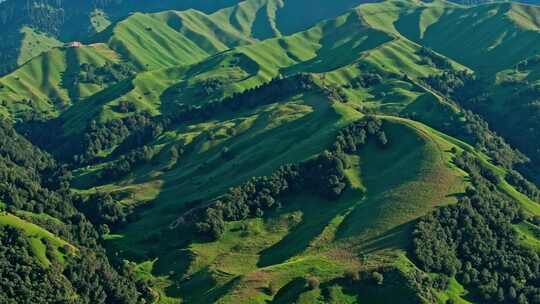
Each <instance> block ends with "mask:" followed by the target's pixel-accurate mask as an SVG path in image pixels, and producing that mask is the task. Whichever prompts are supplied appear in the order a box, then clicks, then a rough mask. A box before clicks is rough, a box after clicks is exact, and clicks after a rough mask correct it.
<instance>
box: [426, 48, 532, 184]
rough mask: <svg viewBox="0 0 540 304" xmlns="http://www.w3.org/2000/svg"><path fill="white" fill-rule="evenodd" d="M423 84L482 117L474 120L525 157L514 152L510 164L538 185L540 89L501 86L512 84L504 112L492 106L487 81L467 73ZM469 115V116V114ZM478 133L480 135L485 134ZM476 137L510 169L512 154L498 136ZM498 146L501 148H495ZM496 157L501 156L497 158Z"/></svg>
mask: <svg viewBox="0 0 540 304" xmlns="http://www.w3.org/2000/svg"><path fill="white" fill-rule="evenodd" d="M537 60H538V58H537V57H533V58H530V59H527V60H524V61H522V62H521V63H519V64H518V65H517V67H516V69H525V68H526V67H528V66H530V65H534V64H536V62H537ZM424 81H425V82H426V84H428V85H429V86H431V87H432V88H433V89H435V90H437V91H439V92H441V93H443V94H445V95H447V96H448V97H450V98H452V99H453V100H455V101H456V102H458V103H459V104H460V105H461V106H462V107H464V108H466V109H468V110H470V111H474V112H475V113H478V114H480V115H482V118H479V117H477V118H476V120H478V121H480V120H484V119H485V120H486V121H488V122H490V125H491V127H492V128H493V129H494V130H496V131H497V132H498V133H500V134H501V135H502V136H504V138H505V139H506V141H508V142H509V143H510V144H512V145H513V146H515V147H517V148H518V149H519V150H520V151H522V152H523V153H524V154H525V155H526V156H527V157H523V155H521V157H519V154H520V153H514V154H515V156H516V157H514V162H513V164H514V165H516V164H518V166H515V168H516V169H518V170H519V171H520V172H521V173H522V174H524V175H525V176H527V178H530V179H533V180H535V182H537V184H538V182H539V179H538V178H536V176H537V175H538V164H539V163H540V149H538V145H537V144H535V143H536V142H538V140H540V132H538V130H539V129H540V87H538V86H535V85H533V84H530V83H528V82H527V81H526V80H515V81H512V82H511V83H503V84H502V85H512V87H513V88H514V90H513V94H512V95H511V96H510V98H509V99H508V100H507V101H506V103H505V109H506V111H500V110H498V109H494V107H493V106H492V99H493V98H492V95H491V94H490V93H489V88H490V87H489V86H488V85H487V82H486V81H484V80H482V79H479V78H477V77H475V76H474V75H473V74H471V73H468V72H466V71H447V72H445V73H443V74H441V75H436V76H430V77H427V78H425V79H424ZM508 113H512V115H511V116H509V115H508ZM469 116H471V117H472V115H469ZM513 117H516V118H519V119H514V118H513ZM473 131H475V130H473ZM475 132H476V131H475ZM479 133H480V135H482V133H485V132H479ZM491 133H492V135H493V134H494V133H493V132H491ZM478 138H480V139H482V140H483V141H484V142H485V143H490V142H491V143H490V146H491V147H486V150H487V151H489V152H490V153H491V154H492V155H490V156H492V157H494V158H496V159H497V158H499V159H500V160H501V161H500V163H501V164H505V165H506V167H509V166H508V164H509V163H510V162H509V161H508V160H509V159H510V158H511V157H509V156H511V154H512V153H511V151H510V149H508V145H506V144H503V142H504V141H503V140H502V139H501V138H500V137H499V136H489V135H487V134H486V136H479V137H478ZM497 146H499V147H500V148H499V149H497V148H496V147H497ZM497 150H500V151H497ZM497 154H502V155H504V156H503V157H497ZM520 158H521V160H520ZM505 159H506V160H505ZM529 159H530V162H529Z"/></svg>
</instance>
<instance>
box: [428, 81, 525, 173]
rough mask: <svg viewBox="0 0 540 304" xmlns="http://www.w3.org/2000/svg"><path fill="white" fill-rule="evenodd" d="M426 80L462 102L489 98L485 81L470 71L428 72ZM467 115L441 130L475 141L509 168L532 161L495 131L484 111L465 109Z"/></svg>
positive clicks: (481, 101) (474, 142)
mask: <svg viewBox="0 0 540 304" xmlns="http://www.w3.org/2000/svg"><path fill="white" fill-rule="evenodd" d="M423 81H424V82H425V83H426V84H427V85H428V86H430V87H431V88H433V89H434V90H436V91H438V92H440V93H442V94H444V95H446V96H448V97H450V98H452V99H453V100H455V101H457V102H458V103H460V104H461V105H471V104H475V103H483V102H484V101H485V100H488V99H489V96H488V95H486V93H485V90H484V89H483V87H484V86H485V84H484V83H483V82H482V81H481V80H478V79H477V78H476V77H475V76H474V75H473V74H471V73H468V72H466V71H446V72H444V73H442V74H440V75H432V76H428V77H426V78H424V79H423ZM463 116H464V117H463V118H464V121H462V122H459V123H455V124H452V125H450V126H445V127H443V128H441V130H442V131H444V132H446V133H448V134H450V135H452V136H455V137H457V138H460V139H463V140H465V141H467V142H469V143H471V144H473V145H475V146H476V147H477V148H478V149H479V150H480V151H482V152H484V153H486V154H487V155H488V156H490V157H491V158H492V159H493V160H494V162H495V163H496V164H497V165H501V166H503V167H505V168H507V169H511V168H513V167H515V166H516V165H519V164H524V163H527V162H528V161H529V159H528V158H527V157H526V156H525V155H523V154H522V153H521V152H519V151H518V150H516V149H513V148H512V147H511V146H510V145H509V144H508V143H507V142H506V141H505V140H504V139H503V138H502V137H501V136H499V135H498V134H496V133H495V132H493V131H492V130H491V129H490V126H489V125H488V123H487V122H486V121H485V120H484V119H483V118H482V117H481V116H480V115H478V114H475V113H473V112H472V111H470V110H467V109H465V110H463Z"/></svg>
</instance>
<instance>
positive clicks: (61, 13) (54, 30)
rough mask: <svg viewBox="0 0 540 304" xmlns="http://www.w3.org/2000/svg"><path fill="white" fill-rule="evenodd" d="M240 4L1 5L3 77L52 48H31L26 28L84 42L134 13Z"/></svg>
mask: <svg viewBox="0 0 540 304" xmlns="http://www.w3.org/2000/svg"><path fill="white" fill-rule="evenodd" d="M238 2H239V1H238V0H220V1H182V2H178V1H170V0H168V1H158V2H156V1H132V0H127V1H126V0H121V1H109V0H92V1H83V0H77V1H65V2H64V1H61V2H58V1H50V0H40V1H26V2H24V3H23V2H20V1H17V0H7V1H2V2H1V3H0V14H1V16H2V18H1V19H0V25H1V26H2V28H3V29H4V35H5V36H3V38H5V39H2V42H0V59H2V64H1V65H0V75H1V74H5V73H8V72H11V71H12V70H13V69H14V68H16V67H17V66H18V65H20V64H22V63H24V60H23V62H21V61H20V58H24V59H26V60H28V59H30V58H29V57H28V56H30V55H34V56H37V55H39V54H40V52H41V51H47V50H48V49H50V47H47V46H46V45H45V44H43V45H39V48H36V46H33V45H29V44H28V43H27V42H26V40H27V37H26V36H27V35H28V34H27V32H28V30H27V29H25V28H26V27H28V28H30V29H31V31H33V32H37V33H42V34H39V35H42V36H43V37H47V36H49V37H51V38H53V39H57V40H61V41H70V40H80V39H82V38H84V37H86V36H87V35H89V34H92V33H95V32H96V31H100V30H103V29H104V28H105V27H106V26H107V24H110V22H115V21H118V20H119V19H121V18H124V17H125V16H127V15H128V14H129V13H131V12H158V11H163V10H166V9H176V10H182V9H188V8H193V9H199V10H203V11H206V12H211V11H216V10H218V9H220V8H224V7H228V6H231V5H235V4H237V3H238Z"/></svg>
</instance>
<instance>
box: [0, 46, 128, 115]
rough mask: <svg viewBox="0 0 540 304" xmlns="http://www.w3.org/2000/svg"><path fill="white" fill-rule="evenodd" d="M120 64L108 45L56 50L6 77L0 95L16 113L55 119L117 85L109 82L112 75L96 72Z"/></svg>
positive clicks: (44, 54) (40, 56) (1, 85)
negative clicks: (74, 106)
mask: <svg viewBox="0 0 540 304" xmlns="http://www.w3.org/2000/svg"><path fill="white" fill-rule="evenodd" d="M118 61H119V57H118V55H117V54H116V53H115V52H114V51H112V50H111V49H109V48H108V47H107V46H106V45H104V44H94V45H90V46H84V47H81V48H55V49H53V50H51V51H48V52H46V53H43V54H41V55H39V56H38V57H36V58H34V59H32V60H31V61H29V62H28V63H26V64H25V65H23V66H22V67H21V68H19V69H18V70H17V71H15V72H13V73H11V74H9V75H7V76H5V77H3V78H2V79H1V80H0V95H2V100H3V104H4V106H6V107H7V108H9V109H10V111H12V112H13V113H23V112H27V113H28V114H31V113H40V112H41V113H43V114H45V115H52V116H55V115H56V114H55V113H58V112H57V111H61V110H63V109H64V108H66V107H67V106H69V105H70V104H72V103H73V102H77V101H78V100H80V99H83V98H85V97H88V96H90V95H92V94H94V93H97V92H99V91H101V90H103V89H104V87H106V86H107V85H110V84H111V82H114V80H112V79H108V78H109V77H110V76H111V75H100V71H97V72H96V71H95V70H96V69H98V68H102V67H103V66H104V65H106V64H109V65H110V66H111V69H113V68H112V65H113V64H114V63H117V62H118ZM85 69H86V70H85ZM101 73H102V74H107V72H106V71H102V72H101ZM109 73H110V71H109ZM90 74H91V75H90ZM96 74H97V75H96ZM102 77H106V78H107V79H102Z"/></svg>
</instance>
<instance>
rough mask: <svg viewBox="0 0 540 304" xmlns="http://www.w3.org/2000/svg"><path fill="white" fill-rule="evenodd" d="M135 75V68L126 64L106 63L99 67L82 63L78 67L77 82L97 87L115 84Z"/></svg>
mask: <svg viewBox="0 0 540 304" xmlns="http://www.w3.org/2000/svg"><path fill="white" fill-rule="evenodd" d="M133 75H135V68H134V67H133V66H132V65H131V64H128V63H120V62H115V63H111V62H106V63H105V64H104V65H102V66H100V67H96V66H95V65H93V64H89V63H83V64H81V66H80V71H79V75H78V77H77V81H78V82H82V83H93V84H98V85H103V84H110V83H117V82H120V81H122V80H124V79H127V78H130V77H132V76H133Z"/></svg>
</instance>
